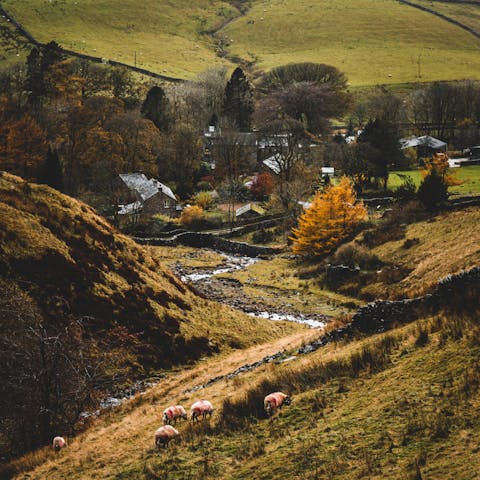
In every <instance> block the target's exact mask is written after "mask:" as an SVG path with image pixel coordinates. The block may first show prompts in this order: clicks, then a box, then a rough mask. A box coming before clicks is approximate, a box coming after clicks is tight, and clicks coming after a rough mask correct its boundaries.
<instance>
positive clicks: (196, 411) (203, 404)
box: [190, 400, 213, 422]
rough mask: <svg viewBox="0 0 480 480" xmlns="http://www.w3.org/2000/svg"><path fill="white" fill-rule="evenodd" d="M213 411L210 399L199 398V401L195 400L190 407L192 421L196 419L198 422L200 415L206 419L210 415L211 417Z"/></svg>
mask: <svg viewBox="0 0 480 480" xmlns="http://www.w3.org/2000/svg"><path fill="white" fill-rule="evenodd" d="M212 413H213V407H212V404H211V403H210V402H209V401H208V400H199V401H198V402H195V403H194V404H193V405H192V406H191V408H190V415H191V418H192V421H195V420H196V421H197V422H198V421H199V420H198V417H200V415H201V416H202V418H203V419H204V420H205V418H206V416H207V415H208V416H209V417H211V416H212Z"/></svg>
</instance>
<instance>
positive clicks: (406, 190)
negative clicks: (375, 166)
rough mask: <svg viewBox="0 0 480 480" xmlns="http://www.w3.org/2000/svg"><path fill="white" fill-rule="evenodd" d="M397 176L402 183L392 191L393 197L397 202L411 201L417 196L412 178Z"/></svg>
mask: <svg viewBox="0 0 480 480" xmlns="http://www.w3.org/2000/svg"><path fill="white" fill-rule="evenodd" d="M399 176H400V177H402V178H403V182H402V184H401V185H400V186H399V187H397V188H396V189H395V190H394V192H393V196H394V197H395V199H396V200H397V201H399V202H408V201H410V200H413V199H414V198H415V197H416V196H417V187H416V186H415V182H414V181H413V179H412V177H410V176H408V175H399Z"/></svg>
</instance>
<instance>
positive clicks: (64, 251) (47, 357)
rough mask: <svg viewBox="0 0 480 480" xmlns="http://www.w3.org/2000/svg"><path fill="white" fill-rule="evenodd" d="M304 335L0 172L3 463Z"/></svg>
mask: <svg viewBox="0 0 480 480" xmlns="http://www.w3.org/2000/svg"><path fill="white" fill-rule="evenodd" d="M302 330H303V331H305V329H304V328H302V327H299V326H297V325H292V324H285V323H282V322H279V323H274V322H268V321H265V320H262V319H256V318H253V317H249V316H247V315H244V314H241V313H240V312H237V311H233V310H231V309H229V308H227V307H225V306H222V305H220V304H216V303H214V302H210V301H208V300H205V299H204V298H201V297H199V296H198V295H196V294H194V293H193V292H192V291H191V290H190V289H188V288H186V287H185V286H184V285H183V284H182V283H181V282H180V280H178V279H177V278H176V277H175V276H174V275H173V274H172V273H171V272H169V271H168V270H166V269H165V268H164V267H162V266H161V264H160V263H159V262H158V261H157V260H155V259H154V258H153V257H152V256H151V255H150V253H149V252H148V250H145V249H144V248H142V247H139V246H138V245H136V244H135V243H134V242H133V241H131V240H130V239H129V238H127V237H125V236H123V235H119V234H118V233H117V232H116V231H115V230H114V229H113V228H112V227H111V226H110V225H109V224H108V222H107V221H106V220H105V219H103V218H102V217H100V216H99V215H97V214H96V213H95V211H94V210H93V209H92V208H91V207H88V206H87V205H85V204H83V203H81V202H79V201H77V200H74V199H72V198H70V197H67V196H65V195H62V194H60V193H59V192H57V191H55V190H53V189H51V188H50V187H47V186H41V185H35V184H30V183H27V182H25V181H23V180H22V179H21V178H19V177H14V176H12V175H9V174H6V173H0V398H2V402H1V403H0V423H1V424H2V429H1V430H0V459H1V461H2V462H3V460H4V459H8V458H12V457H15V456H18V455H19V454H22V453H24V452H25V451H29V450H32V449H34V448H37V447H39V446H41V445H45V444H46V443H48V442H50V441H51V438H52V435H53V434H54V432H56V431H59V430H60V431H62V432H65V433H68V432H69V434H73V433H75V432H78V430H79V429H81V428H82V418H83V416H82V412H84V411H85V410H95V409H96V408H98V405H99V403H100V400H101V399H102V397H105V395H106V394H107V393H110V392H112V391H118V390H120V391H121V390H122V388H124V387H126V386H128V385H131V383H132V382H133V380H136V379H138V378H144V377H146V376H148V375H155V376H158V375H163V373H162V372H163V371H164V370H165V369H168V368H171V367H172V366H175V365H180V364H185V363H192V362H193V361H195V360H198V359H199V358H200V357H202V356H208V355H211V354H214V353H224V352H228V351H230V350H232V349H238V348H242V347H246V346H250V345H253V344H257V343H261V342H266V341H267V340H268V341H270V340H271V339H273V338H278V337H281V336H284V335H288V334H290V333H292V332H295V331H302Z"/></svg>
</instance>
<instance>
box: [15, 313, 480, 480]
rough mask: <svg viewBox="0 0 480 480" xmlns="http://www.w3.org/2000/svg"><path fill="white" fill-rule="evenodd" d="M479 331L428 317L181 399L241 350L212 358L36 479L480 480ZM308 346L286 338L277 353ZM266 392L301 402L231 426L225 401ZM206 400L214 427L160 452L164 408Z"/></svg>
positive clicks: (129, 408)
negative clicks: (414, 478)
mask: <svg viewBox="0 0 480 480" xmlns="http://www.w3.org/2000/svg"><path fill="white" fill-rule="evenodd" d="M420 332H425V333H426V335H427V341H426V342H423V341H422V342H420V343H419V342H418V339H419V337H420V336H421V335H425V334H421V333H420ZM478 334H479V326H478V322H477V320H476V317H475V315H473V316H472V317H456V316H453V317H452V316H439V317H433V318H426V319H424V320H421V321H419V322H418V323H414V324H411V325H407V326H404V327H402V328H401V329H398V330H395V331H392V332H389V333H388V334H382V335H378V336H376V337H374V338H366V339H363V340H360V341H356V342H352V343H348V344H341V343H340V344H333V345H329V346H327V347H325V348H324V349H321V350H319V351H317V352H315V353H314V354H311V355H309V356H305V357H302V358H300V357H299V359H298V360H296V361H295V362H293V363H287V364H281V365H268V366H267V367H262V368H261V369H259V370H258V371H256V372H253V373H249V374H245V375H242V376H241V377H239V378H238V379H235V380H232V381H230V382H224V381H222V382H219V383H216V384H213V385H211V386H210V387H208V388H207V389H205V390H202V391H200V392H197V393H196V394H193V395H190V394H182V393H181V392H182V390H183V389H184V388H186V387H191V386H192V385H194V384H197V383H199V382H202V381H204V380H205V378H207V377H209V376H211V375H213V374H218V373H221V372H226V371H229V370H231V369H233V368H235V367H236V366H237V365H238V364H239V362H242V361H243V360H244V359H242V358H241V357H238V356H237V355H239V353H235V354H234V355H235V356H229V357H225V358H223V359H222V360H219V359H211V360H209V361H207V362H205V363H204V364H203V365H201V366H200V367H199V368H198V369H195V370H190V371H184V372H179V373H178V374H176V375H169V377H168V379H166V380H165V381H164V382H163V383H162V384H161V385H159V386H157V387H155V388H153V389H152V390H150V391H149V392H147V393H146V394H145V395H143V396H141V397H139V398H137V399H134V400H133V401H131V402H129V403H128V404H127V405H125V407H123V408H121V409H120V410H119V411H117V412H116V413H113V414H112V415H111V416H110V418H108V417H106V418H104V419H100V420H98V421H97V423H96V424H95V425H94V426H93V428H92V429H91V430H90V431H89V432H87V433H85V434H84V435H82V436H80V437H79V438H78V439H76V440H74V441H73V442H72V445H71V447H70V448H69V449H68V450H66V451H64V452H62V454H61V456H60V458H57V459H54V460H49V461H48V462H47V463H45V464H44V465H42V466H40V467H38V468H37V469H35V470H34V471H33V472H31V473H30V477H29V478H32V479H42V478H49V479H50V478H51V479H60V478H65V477H68V478H73V479H86V478H102V479H110V478H111V479H113V478H115V479H127V478H139V479H143V480H146V479H153V478H166V479H187V478H219V479H225V480H227V479H237V480H240V479H242V480H247V479H251V478H255V479H264V480H266V479H272V478H276V479H277V478H278V479H283V478H285V479H287V478H288V479H291V478H298V479H300V478H302V479H303V478H305V479H314V478H336V479H342V480H352V479H358V478H372V479H378V480H380V479H392V480H393V479H395V480H398V479H403V478H411V477H410V475H411V474H413V473H414V472H415V469H416V468H417V465H418V467H419V469H420V471H421V475H422V478H424V479H432V480H433V479H437V478H442V479H449V480H450V479H451V480H453V479H458V478H465V479H467V478H469V479H470V478H471V479H473V478H475V475H476V472H478V468H479V467H480V464H479V458H478V447H477V445H478V442H479V440H480V416H479V415H478V413H477V412H478V405H479V404H480V397H479V386H480V375H479V373H478V372H479V370H478V362H479V358H480V346H479V342H478ZM299 340H300V338H299V337H298V336H296V338H294V337H292V338H291V339H290V340H289V341H287V344H285V343H284V342H286V340H282V341H279V342H277V345H276V346H275V348H277V349H278V348H279V347H281V346H282V345H284V346H286V347H288V348H290V347H291V346H293V345H294V344H295V342H297V341H299ZM272 347H274V346H273V345H272V346H270V347H266V346H262V347H261V350H260V349H250V350H249V351H248V352H246V355H247V357H246V358H248V360H249V361H252V360H253V359H254V358H256V357H257V358H258V357H260V356H263V355H264V354H265V353H266V352H267V351H268V350H269V349H271V348H272ZM240 355H241V354H240ZM379 360H380V361H379ZM264 388H267V389H269V390H268V391H270V389H273V388H275V389H276V388H285V390H287V389H288V392H289V393H293V394H294V395H293V404H292V405H291V406H289V407H285V408H284V409H282V410H281V411H280V412H279V413H278V414H277V415H275V416H274V417H273V418H271V419H268V420H267V419H263V418H261V417H262V416H261V415H258V417H260V418H254V417H255V415H253V416H252V415H251V414H252V411H255V409H256V408H257V405H250V406H249V407H248V408H250V409H251V411H249V410H248V409H247V410H243V409H240V410H238V409H237V413H236V415H237V417H233V419H235V418H237V419H242V417H243V420H244V422H243V423H242V425H241V427H242V428H241V429H239V430H238V429H237V428H233V429H232V428H231V426H230V423H229V422H230V421H231V420H232V417H228V416H224V415H222V414H221V412H220V410H221V408H220V407H221V405H222V404H223V405H226V406H229V408H231V406H232V405H237V407H238V405H240V404H239V403H238V402H243V401H244V399H245V398H253V397H251V396H250V397H249V395H251V394H252V393H254V392H258V395H259V398H260V400H259V402H260V406H259V407H258V408H259V411H261V408H262V407H261V398H262V396H263V395H264V394H265V393H267V391H266V390H263V389H264ZM258 395H257V396H258ZM202 397H203V398H208V399H210V400H211V401H212V403H213V404H214V406H215V407H216V408H217V413H216V414H215V415H214V418H213V420H212V421H211V422H210V423H209V424H208V425H203V426H198V427H195V428H193V427H192V426H190V425H186V424H183V425H181V426H180V430H181V432H182V439H181V441H179V442H177V443H176V444H175V445H171V446H169V448H168V449H167V450H166V451H165V452H164V451H160V452H155V451H154V449H153V438H152V434H153V431H154V430H155V428H156V427H157V426H158V425H159V424H160V417H161V412H162V410H163V408H164V406H166V405H168V404H169V403H171V402H175V401H179V402H182V403H184V404H186V405H189V403H190V402H192V401H193V400H195V399H196V398H202ZM257 403H258V402H257ZM232 413H233V412H232ZM320 447H321V448H320ZM19 478H22V477H19Z"/></svg>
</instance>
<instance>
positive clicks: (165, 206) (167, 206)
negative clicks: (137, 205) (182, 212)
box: [163, 199, 170, 208]
mask: <svg viewBox="0 0 480 480" xmlns="http://www.w3.org/2000/svg"><path fill="white" fill-rule="evenodd" d="M163 208H170V202H169V201H168V200H167V199H165V200H164V201H163Z"/></svg>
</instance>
